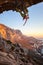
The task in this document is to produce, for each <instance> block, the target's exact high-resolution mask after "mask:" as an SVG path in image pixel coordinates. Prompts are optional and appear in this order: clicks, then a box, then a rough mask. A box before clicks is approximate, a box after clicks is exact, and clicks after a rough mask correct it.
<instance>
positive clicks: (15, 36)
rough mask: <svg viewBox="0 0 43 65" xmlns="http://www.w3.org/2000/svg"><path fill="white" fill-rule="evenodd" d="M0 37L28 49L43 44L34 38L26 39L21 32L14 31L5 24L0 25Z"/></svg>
mask: <svg viewBox="0 0 43 65" xmlns="http://www.w3.org/2000/svg"><path fill="white" fill-rule="evenodd" d="M0 36H1V37H3V38H4V39H6V40H10V41H11V42H12V43H16V42H17V43H20V44H22V46H24V47H26V48H31V49H32V48H33V47H34V46H35V45H34V44H36V46H38V45H40V44H41V43H42V42H41V41H40V40H37V39H35V38H34V37H26V36H25V35H23V34H22V33H21V31H20V30H13V29H11V28H9V27H7V26H5V25H3V24H0Z"/></svg>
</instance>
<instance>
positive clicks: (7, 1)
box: [0, 0, 43, 13]
mask: <svg viewBox="0 0 43 65" xmlns="http://www.w3.org/2000/svg"><path fill="white" fill-rule="evenodd" d="M39 2H43V0H0V13H2V12H3V11H5V10H16V8H18V9H19V10H22V11H23V7H25V8H27V7H30V6H32V5H34V4H37V3H39Z"/></svg>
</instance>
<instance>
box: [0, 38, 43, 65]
mask: <svg viewBox="0 0 43 65" xmlns="http://www.w3.org/2000/svg"><path fill="white" fill-rule="evenodd" d="M0 65H43V55H41V53H38V51H37V49H36V51H35V50H33V49H32V50H31V49H27V48H25V47H22V46H21V45H20V44H18V43H16V44H12V42H10V41H9V40H5V39H4V38H1V37H0Z"/></svg>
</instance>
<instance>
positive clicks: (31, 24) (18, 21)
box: [0, 3, 43, 38]
mask: <svg viewBox="0 0 43 65" xmlns="http://www.w3.org/2000/svg"><path fill="white" fill-rule="evenodd" d="M28 11H29V13H28V14H29V17H30V18H29V20H28V21H27V23H26V25H25V26H23V24H24V21H23V19H22V17H21V16H20V14H19V13H18V12H16V11H14V12H13V11H7V12H6V11H5V12H3V13H2V14H0V23H2V24H5V25H7V26H9V27H11V28H13V29H19V30H21V31H22V33H23V34H25V35H27V36H34V37H38V38H43V3H39V4H36V5H34V6H31V7H29V8H28Z"/></svg>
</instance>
